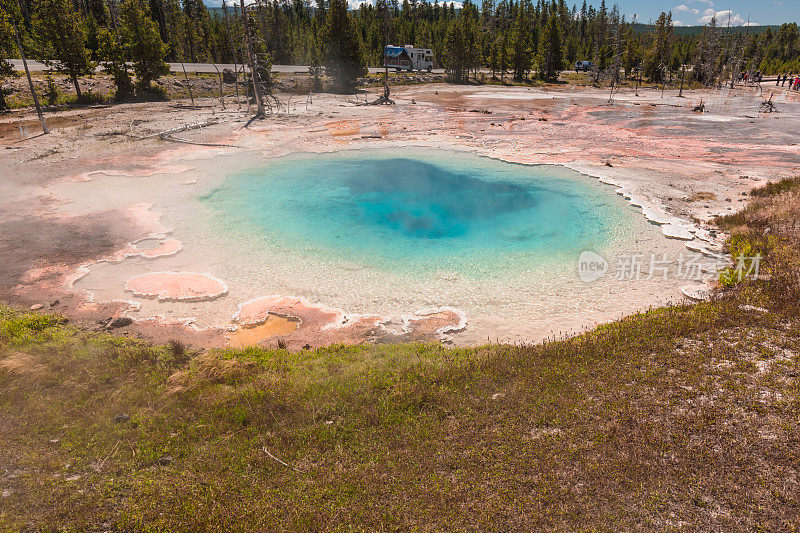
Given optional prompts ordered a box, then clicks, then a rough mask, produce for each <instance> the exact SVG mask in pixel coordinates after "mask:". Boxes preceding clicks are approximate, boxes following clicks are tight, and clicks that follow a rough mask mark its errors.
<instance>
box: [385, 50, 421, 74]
mask: <svg viewBox="0 0 800 533" xmlns="http://www.w3.org/2000/svg"><path fill="white" fill-rule="evenodd" d="M383 58H384V62H385V63H384V66H387V67H389V68H394V69H397V71H398V72H399V71H401V70H407V71H409V72H411V71H413V70H427V71H428V72H430V71H431V70H433V50H430V49H428V48H414V47H413V46H411V45H410V44H407V45H405V46H392V45H389V46H387V47H386V49H385V50H384V53H383Z"/></svg>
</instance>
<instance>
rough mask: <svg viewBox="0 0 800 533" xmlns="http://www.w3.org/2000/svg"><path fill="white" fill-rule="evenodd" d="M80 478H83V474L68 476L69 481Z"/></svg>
mask: <svg viewBox="0 0 800 533" xmlns="http://www.w3.org/2000/svg"><path fill="white" fill-rule="evenodd" d="M80 478H81V476H79V475H78V474H75V475H74V476H69V477H68V478H66V480H67V481H78V480H79V479H80Z"/></svg>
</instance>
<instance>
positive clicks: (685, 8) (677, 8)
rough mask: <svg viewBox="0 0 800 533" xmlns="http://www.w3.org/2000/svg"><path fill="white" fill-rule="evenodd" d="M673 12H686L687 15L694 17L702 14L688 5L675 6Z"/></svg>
mask: <svg viewBox="0 0 800 533" xmlns="http://www.w3.org/2000/svg"><path fill="white" fill-rule="evenodd" d="M672 10H673V11H686V12H687V13H692V14H694V15H697V14H698V13H700V10H699V9H695V8H693V7H689V6H687V5H686V4H681V5H679V6H675V7H673V8H672Z"/></svg>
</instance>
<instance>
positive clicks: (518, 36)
mask: <svg viewBox="0 0 800 533" xmlns="http://www.w3.org/2000/svg"><path fill="white" fill-rule="evenodd" d="M511 39H512V42H513V43H514V44H513V49H514V53H513V57H512V65H513V68H514V81H516V82H521V81H523V80H524V79H525V76H526V75H527V73H528V71H529V70H530V69H531V62H532V57H531V56H532V53H531V48H530V27H529V26H528V17H527V16H526V14H525V13H524V12H523V10H522V9H519V13H518V14H517V20H516V21H515V22H514V31H513V34H512V37H511Z"/></svg>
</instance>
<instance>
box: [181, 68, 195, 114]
mask: <svg viewBox="0 0 800 533" xmlns="http://www.w3.org/2000/svg"><path fill="white" fill-rule="evenodd" d="M181 67H183V79H184V81H186V87H188V89H189V98H190V99H191V101H192V107H195V105H194V93H192V84H191V83H189V76H188V75H187V74H186V65H184V64H183V61H181Z"/></svg>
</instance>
